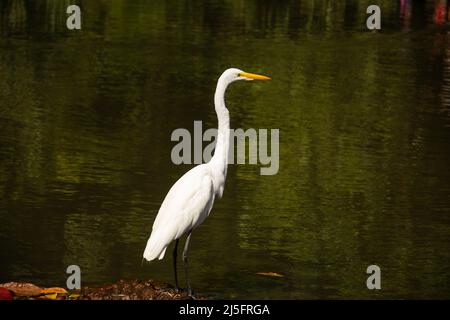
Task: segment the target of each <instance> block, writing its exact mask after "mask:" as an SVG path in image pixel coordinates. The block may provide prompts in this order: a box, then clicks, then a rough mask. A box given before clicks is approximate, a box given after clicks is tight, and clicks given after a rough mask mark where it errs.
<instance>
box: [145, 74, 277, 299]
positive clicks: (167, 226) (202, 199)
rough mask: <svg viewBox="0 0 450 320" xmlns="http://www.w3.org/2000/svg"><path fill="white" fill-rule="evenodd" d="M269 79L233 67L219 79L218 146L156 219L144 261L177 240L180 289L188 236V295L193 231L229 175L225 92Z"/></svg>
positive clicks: (170, 196) (172, 193)
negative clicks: (180, 247) (242, 82)
mask: <svg viewBox="0 0 450 320" xmlns="http://www.w3.org/2000/svg"><path fill="white" fill-rule="evenodd" d="M254 79H257V80H270V78H269V77H266V76H261V75H257V74H252V73H247V72H244V71H242V70H239V69H236V68H231V69H227V70H225V72H224V73H223V74H222V75H221V76H220V78H219V80H218V82H217V87H216V92H215V94H214V105H215V109H216V113H217V119H218V122H219V128H218V136H217V143H216V147H215V151H214V156H213V157H212V158H211V160H210V161H209V162H208V163H204V164H201V165H198V166H196V167H194V168H192V169H191V170H189V171H188V172H186V173H185V174H184V175H183V176H182V177H181V178H180V179H179V180H178V181H177V182H176V183H175V184H174V185H173V186H172V188H170V190H169V192H168V193H167V195H166V197H165V199H164V201H163V203H162V205H161V207H160V209H159V212H158V215H157V216H156V219H155V221H154V223H153V228H152V232H151V235H150V238H149V239H148V241H147V246H146V247H145V250H144V255H143V257H144V259H146V260H147V261H152V260H154V259H156V258H158V259H159V260H161V259H163V258H164V254H165V253H166V249H167V247H168V246H169V244H170V243H171V242H172V241H173V240H176V242H175V248H174V250H173V268H174V275H175V288H176V290H178V288H179V287H178V277H177V248H178V241H179V239H180V238H181V237H182V236H183V235H185V234H187V238H186V243H185V245H184V250H183V262H184V267H185V277H186V287H187V293H188V295H189V296H192V290H191V286H190V282H189V277H188V261H187V251H188V246H189V241H190V239H191V234H192V230H194V229H195V228H196V227H198V226H199V225H200V224H201V223H202V222H203V221H205V219H206V218H207V217H208V216H209V213H210V211H211V208H212V206H213V203H214V200H215V199H216V197H217V198H219V199H220V198H221V197H222V194H223V189H224V186H225V179H226V176H227V165H228V152H229V146H230V144H229V137H230V134H229V131H230V116H229V112H228V109H227V108H226V106H225V100H224V95H225V90H226V89H227V87H228V85H229V84H230V83H232V82H234V81H237V80H254Z"/></svg>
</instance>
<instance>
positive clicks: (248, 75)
mask: <svg viewBox="0 0 450 320" xmlns="http://www.w3.org/2000/svg"><path fill="white" fill-rule="evenodd" d="M239 76H240V77H246V78H248V79H252V80H272V79H271V78H269V77H266V76H260V75H259V74H254V73H248V72H241V73H240V74H239Z"/></svg>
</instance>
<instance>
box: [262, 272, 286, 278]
mask: <svg viewBox="0 0 450 320" xmlns="http://www.w3.org/2000/svg"><path fill="white" fill-rule="evenodd" d="M256 274H258V275H260V276H266V277H277V278H282V277H284V276H283V275H282V274H279V273H276V272H257V273H256Z"/></svg>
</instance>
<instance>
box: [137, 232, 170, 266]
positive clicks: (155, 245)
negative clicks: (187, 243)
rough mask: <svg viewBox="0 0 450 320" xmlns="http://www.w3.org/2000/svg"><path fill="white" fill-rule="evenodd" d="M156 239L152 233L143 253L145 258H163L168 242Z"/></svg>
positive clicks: (149, 259) (150, 259)
mask: <svg viewBox="0 0 450 320" xmlns="http://www.w3.org/2000/svg"><path fill="white" fill-rule="evenodd" d="M157 239H158V237H157V236H156V235H154V234H153V233H152V235H151V236H150V238H149V239H148V241H147V246H146V247H145V250H144V255H143V257H144V259H145V260H147V261H152V260H154V259H156V258H158V259H159V260H161V259H162V258H164V255H165V253H166V249H167V246H168V244H165V243H163V242H161V241H158V240H157Z"/></svg>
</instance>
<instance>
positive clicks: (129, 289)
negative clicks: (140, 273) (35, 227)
mask: <svg viewBox="0 0 450 320" xmlns="http://www.w3.org/2000/svg"><path fill="white" fill-rule="evenodd" d="M195 298H196V299H200V300H205V299H207V298H206V297H204V296H197V295H196V296H195ZM190 299H192V298H191V297H189V296H187V294H186V293H185V292H184V291H181V292H177V291H176V290H175V289H174V287H173V286H171V285H169V284H166V283H162V282H158V281H154V280H119V281H118V282H116V283H112V284H106V285H103V286H90V287H83V288H82V289H81V290H67V289H65V288H63V287H47V288H45V287H41V286H39V285H36V284H33V283H23V282H8V283H2V284H0V300H190Z"/></svg>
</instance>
